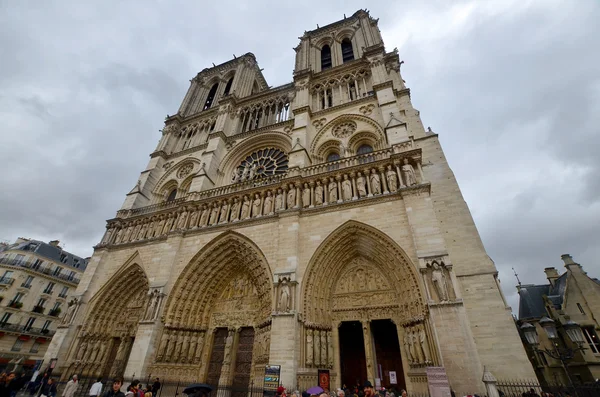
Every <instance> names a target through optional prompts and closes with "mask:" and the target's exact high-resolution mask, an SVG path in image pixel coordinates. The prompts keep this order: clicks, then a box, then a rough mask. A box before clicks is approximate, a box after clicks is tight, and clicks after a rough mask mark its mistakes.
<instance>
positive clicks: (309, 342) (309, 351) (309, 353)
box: [306, 329, 313, 367]
mask: <svg viewBox="0 0 600 397" xmlns="http://www.w3.org/2000/svg"><path fill="white" fill-rule="evenodd" d="M312 365H313V330H312V329H307V330H306V366H307V367H312Z"/></svg>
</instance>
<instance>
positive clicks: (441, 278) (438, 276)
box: [431, 262, 448, 302]
mask: <svg viewBox="0 0 600 397" xmlns="http://www.w3.org/2000/svg"><path fill="white" fill-rule="evenodd" d="M431 282H432V283H433V287H434V288H435V291H436V292H437V296H438V298H439V299H440V301H441V302H446V301H448V288H447V287H446V275H445V274H444V269H443V268H442V267H441V266H440V265H438V263H437V262H433V264H432V265H431Z"/></svg>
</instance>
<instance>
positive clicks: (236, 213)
mask: <svg viewBox="0 0 600 397" xmlns="http://www.w3.org/2000/svg"><path fill="white" fill-rule="evenodd" d="M229 217H230V218H231V222H233V221H237V220H239V219H240V199H239V198H237V197H236V198H234V199H233V204H231V214H230V215H229Z"/></svg>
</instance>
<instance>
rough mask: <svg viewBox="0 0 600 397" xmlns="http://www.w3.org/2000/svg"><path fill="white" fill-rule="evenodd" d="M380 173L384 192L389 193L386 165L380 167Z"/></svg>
mask: <svg viewBox="0 0 600 397" xmlns="http://www.w3.org/2000/svg"><path fill="white" fill-rule="evenodd" d="M379 175H380V176H381V187H382V188H383V189H382V190H383V194H388V193H389V192H390V191H389V189H388V185H387V178H386V176H385V167H379Z"/></svg>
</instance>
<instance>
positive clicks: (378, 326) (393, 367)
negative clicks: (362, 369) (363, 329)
mask: <svg viewBox="0 0 600 397" xmlns="http://www.w3.org/2000/svg"><path fill="white" fill-rule="evenodd" d="M371 334H372V335H373V341H374V345H375V358H376V360H377V362H376V371H377V374H378V375H377V377H378V378H381V385H382V386H384V387H385V388H389V387H394V388H395V389H397V390H399V389H406V384H405V382H404V370H403V368H402V359H401V358H400V343H399V341H398V331H397V329H396V325H395V324H394V323H393V322H392V321H391V320H373V321H371ZM390 371H394V372H396V379H397V384H392V383H391V379H390Z"/></svg>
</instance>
